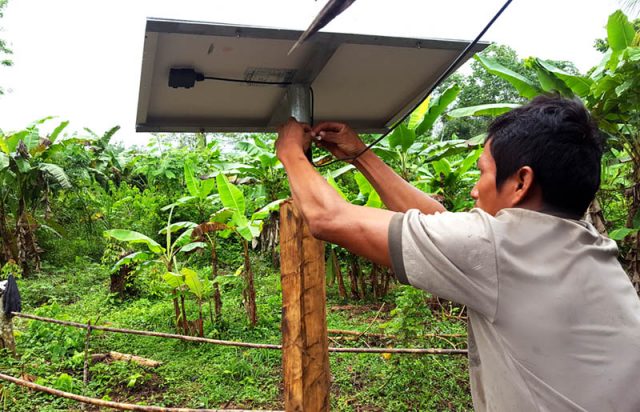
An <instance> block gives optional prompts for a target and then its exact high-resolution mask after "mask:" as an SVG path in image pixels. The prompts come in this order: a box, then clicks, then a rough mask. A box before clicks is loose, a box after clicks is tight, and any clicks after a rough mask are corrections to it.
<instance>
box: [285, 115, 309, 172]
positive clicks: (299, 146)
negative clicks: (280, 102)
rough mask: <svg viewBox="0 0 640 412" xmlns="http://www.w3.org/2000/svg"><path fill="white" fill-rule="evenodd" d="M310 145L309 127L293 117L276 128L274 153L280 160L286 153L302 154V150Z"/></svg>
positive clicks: (305, 149)
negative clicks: (276, 136)
mask: <svg viewBox="0 0 640 412" xmlns="http://www.w3.org/2000/svg"><path fill="white" fill-rule="evenodd" d="M310 146H311V127H310V126H309V125H308V124H306V123H299V122H298V121H297V120H296V119H294V118H293V117H291V118H289V120H288V121H287V122H286V123H285V124H283V125H282V126H280V127H279V128H278V140H276V155H277V156H278V159H280V161H283V158H284V157H286V156H288V155H299V154H302V155H303V156H304V152H306V151H307V149H309V147H310Z"/></svg>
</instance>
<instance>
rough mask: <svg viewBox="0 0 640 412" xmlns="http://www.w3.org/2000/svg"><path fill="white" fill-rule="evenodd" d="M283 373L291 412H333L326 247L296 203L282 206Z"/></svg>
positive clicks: (290, 202)
mask: <svg viewBox="0 0 640 412" xmlns="http://www.w3.org/2000/svg"><path fill="white" fill-rule="evenodd" d="M280 268H281V279H282V369H283V374H284V402H285V409H286V410H287V412H291V411H296V412H324V411H328V410H329V382H330V372H329V341H328V337H327V321H326V306H325V302H326V290H325V270H324V243H323V242H321V241H319V240H317V239H315V238H313V236H311V232H310V231H309V228H308V227H307V225H306V224H305V222H304V220H303V218H302V214H301V213H300V211H299V210H298V209H297V208H296V206H295V205H294V204H293V202H292V201H287V202H285V203H283V204H282V205H281V206H280Z"/></svg>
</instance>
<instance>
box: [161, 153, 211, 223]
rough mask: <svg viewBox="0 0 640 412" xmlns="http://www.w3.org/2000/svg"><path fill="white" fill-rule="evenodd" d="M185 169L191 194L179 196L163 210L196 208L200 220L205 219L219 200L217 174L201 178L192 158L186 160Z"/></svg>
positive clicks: (185, 176)
mask: <svg viewBox="0 0 640 412" xmlns="http://www.w3.org/2000/svg"><path fill="white" fill-rule="evenodd" d="M183 169H184V181H185V185H186V186H187V191H188V192H189V194H188V195H187V196H183V197H181V198H179V199H178V200H177V201H176V202H175V203H172V204H170V205H167V206H165V207H163V208H162V210H169V209H171V208H173V207H176V206H187V207H190V208H195V210H196V211H197V212H198V221H203V220H205V219H206V217H207V215H208V213H211V210H212V208H213V205H214V204H215V202H216V201H217V200H218V195H217V194H216V193H215V188H216V181H215V179H214V177H215V176H207V178H204V179H203V178H201V177H200V176H199V175H198V174H196V172H195V168H194V164H193V161H192V160H190V159H187V160H185V162H184V167H183Z"/></svg>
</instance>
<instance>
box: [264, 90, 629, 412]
mask: <svg viewBox="0 0 640 412" xmlns="http://www.w3.org/2000/svg"><path fill="white" fill-rule="evenodd" d="M314 137H315V138H316V140H318V143H319V144H320V145H321V146H323V147H324V148H326V149H328V150H329V151H330V152H332V153H333V154H334V155H335V156H337V157H339V158H349V157H352V156H354V155H356V154H358V153H360V152H361V151H362V150H363V149H364V145H363V143H362V142H361V141H360V140H359V138H358V137H357V135H356V134H355V133H354V132H353V131H351V129H349V127H348V126H346V125H344V124H339V123H323V124H320V125H317V126H316V127H314V128H313V129H311V128H310V127H309V126H306V125H301V124H299V123H297V122H295V121H294V120H291V121H289V122H288V123H287V124H285V125H284V126H283V127H282V128H281V130H280V132H279V138H278V141H277V142H276V150H277V154H278V157H279V159H280V160H281V161H282V164H283V165H284V167H285V169H286V170H287V174H288V178H289V182H290V186H291V192H292V194H293V198H294V201H295V202H296V204H297V205H298V207H299V208H300V209H301V212H302V214H303V216H304V217H305V219H306V221H307V223H308V225H309V228H310V230H311V232H312V233H313V234H314V236H316V237H317V238H320V239H324V240H327V241H329V242H332V243H336V244H338V245H341V246H344V247H346V248H347V249H349V250H351V251H352V252H353V253H356V254H358V255H361V256H364V257H366V258H368V259H370V260H372V261H374V262H376V263H380V264H384V265H387V266H391V267H392V268H393V270H394V272H395V274H396V276H397V277H398V279H399V280H400V281H401V282H403V283H408V284H411V285H413V286H415V287H418V288H420V289H424V290H427V291H429V292H432V293H434V294H436V295H438V296H441V297H444V298H447V299H451V300H453V301H456V302H458V303H460V304H464V305H467V308H468V312H469V373H470V376H471V391H472V397H473V402H474V407H475V409H476V410H478V411H485V410H496V411H614V410H615V411H640V390H638V387H637V386H638V382H640V301H639V300H638V297H637V295H636V294H635V291H634V289H633V287H632V286H631V283H630V281H629V279H628V278H627V276H626V274H625V273H624V271H623V270H622V268H621V267H620V264H619V263H618V262H617V259H616V258H617V248H616V245H615V242H613V241H611V240H609V239H607V238H605V237H602V236H600V235H599V234H598V232H597V231H596V230H595V229H594V228H593V226H591V225H590V224H588V223H586V222H583V221H581V220H579V219H580V218H581V216H583V215H584V213H585V211H586V209H587V207H588V205H589V203H590V202H591V200H592V199H593V197H594V195H595V193H596V191H597V189H598V186H599V184H600V158H601V155H602V149H601V141H600V137H599V133H598V131H597V129H596V128H595V127H594V125H593V122H592V120H591V118H590V116H589V113H588V112H587V110H586V109H585V108H584V106H583V105H582V104H581V103H580V102H579V101H576V100H567V99H563V98H560V97H538V98H536V99H534V100H533V101H532V102H530V103H529V104H527V105H525V106H523V107H520V108H517V109H515V110H513V111H511V112H509V113H507V114H505V115H503V116H501V117H499V118H497V119H496V120H495V121H494V122H493V123H492V125H491V126H490V127H489V131H488V138H487V140H486V144H485V148H484V151H483V153H482V156H481V157H480V159H479V161H478V168H479V169H480V178H479V180H478V182H477V183H476V185H475V187H474V188H473V190H472V192H471V196H472V197H473V198H474V199H475V200H476V208H475V209H473V210H472V211H470V212H468V213H449V212H446V211H445V210H444V208H443V206H442V205H441V204H440V203H438V202H437V201H435V200H434V199H432V198H430V197H429V196H427V195H425V194H424V193H422V192H420V191H419V190H417V189H416V188H414V187H412V186H411V185H410V184H409V183H407V182H405V181H404V180H403V179H402V178H400V177H399V176H398V175H397V174H396V173H394V172H393V171H392V170H391V169H390V168H389V167H388V166H386V165H385V164H384V163H383V162H382V161H381V160H380V159H379V158H378V157H376V156H375V154H374V153H373V152H371V151H367V152H365V153H363V154H362V155H361V156H360V157H358V158H357V159H355V160H354V161H353V163H354V165H355V166H356V167H357V168H358V170H360V171H361V172H362V173H363V174H364V175H365V176H366V177H367V179H368V180H369V181H370V182H371V184H372V185H373V186H374V187H375V189H376V191H377V192H378V193H379V194H380V197H381V198H382V200H383V201H384V203H385V205H386V206H387V208H388V209H389V210H381V209H372V208H366V207H361V206H355V205H351V204H349V203H347V202H345V201H344V200H343V199H342V198H341V197H340V196H339V195H338V194H337V193H336V192H335V191H334V190H333V189H332V188H331V187H330V186H329V185H328V184H327V183H326V182H325V181H324V179H323V178H322V176H321V175H320V174H319V173H318V172H317V171H316V170H315V169H314V168H313V166H312V165H311V164H309V162H308V161H307V160H306V157H305V155H304V150H305V149H306V148H307V147H308V145H309V144H310V141H311V140H312V138H314Z"/></svg>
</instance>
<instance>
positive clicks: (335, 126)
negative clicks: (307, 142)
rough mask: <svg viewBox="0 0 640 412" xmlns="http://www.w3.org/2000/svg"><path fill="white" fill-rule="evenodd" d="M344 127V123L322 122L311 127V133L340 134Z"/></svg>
mask: <svg viewBox="0 0 640 412" xmlns="http://www.w3.org/2000/svg"><path fill="white" fill-rule="evenodd" d="M344 127H345V124H344V123H339V122H322V123H320V124H317V125H315V126H314V127H313V132H314V133H316V134H318V133H320V132H321V131H327V132H341V131H342V130H343V129H344Z"/></svg>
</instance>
